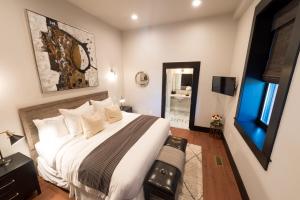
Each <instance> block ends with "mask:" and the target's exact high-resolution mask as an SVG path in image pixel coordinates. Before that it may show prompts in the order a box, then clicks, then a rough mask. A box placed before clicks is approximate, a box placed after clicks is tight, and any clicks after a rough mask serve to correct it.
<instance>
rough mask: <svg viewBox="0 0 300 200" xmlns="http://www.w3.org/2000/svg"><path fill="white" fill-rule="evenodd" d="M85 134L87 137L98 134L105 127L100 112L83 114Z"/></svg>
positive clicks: (82, 121)
mask: <svg viewBox="0 0 300 200" xmlns="http://www.w3.org/2000/svg"><path fill="white" fill-rule="evenodd" d="M81 125H82V129H83V135H84V137H85V138H86V139H88V138H90V137H92V136H94V135H96V134H97V133H99V132H100V131H102V130H103V129H104V119H103V117H102V115H100V113H99V112H95V113H93V114H84V115H82V116H81Z"/></svg>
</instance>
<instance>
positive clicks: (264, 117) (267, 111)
mask: <svg viewBox="0 0 300 200" xmlns="http://www.w3.org/2000/svg"><path fill="white" fill-rule="evenodd" d="M277 89H278V84H275V83H269V84H268V88H267V92H266V96H265V100H264V105H263V108H262V112H261V116H260V120H261V122H263V123H264V124H265V125H269V123H270V118H271V114H272V110H273V106H274V102H275V97H276V94H277Z"/></svg>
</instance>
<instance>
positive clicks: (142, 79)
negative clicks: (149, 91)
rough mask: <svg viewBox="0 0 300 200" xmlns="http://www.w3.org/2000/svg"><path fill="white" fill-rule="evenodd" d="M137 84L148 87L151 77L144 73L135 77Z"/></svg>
mask: <svg viewBox="0 0 300 200" xmlns="http://www.w3.org/2000/svg"><path fill="white" fill-rule="evenodd" d="M135 83H136V84H138V85H139V86H141V87H146V86H147V85H148V84H149V76H148V74H146V73H145V72H143V71H140V72H138V73H137V74H136V75H135Z"/></svg>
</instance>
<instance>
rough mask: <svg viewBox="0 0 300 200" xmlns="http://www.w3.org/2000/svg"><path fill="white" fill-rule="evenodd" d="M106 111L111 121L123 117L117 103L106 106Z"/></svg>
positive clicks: (107, 118) (106, 115)
mask: <svg viewBox="0 0 300 200" xmlns="http://www.w3.org/2000/svg"><path fill="white" fill-rule="evenodd" d="M104 112H105V117H106V120H107V121H108V122H109V123H113V122H117V121H120V120H121V119H122V118H123V116H122V112H121V110H120V107H119V106H117V105H113V106H108V107H105V108H104Z"/></svg>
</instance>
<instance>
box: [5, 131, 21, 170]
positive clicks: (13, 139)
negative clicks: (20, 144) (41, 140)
mask: <svg viewBox="0 0 300 200" xmlns="http://www.w3.org/2000/svg"><path fill="white" fill-rule="evenodd" d="M2 134H6V135H7V136H8V138H9V141H10V145H13V144H15V143H16V142H17V141H19V140H20V139H22V138H23V136H20V135H15V134H13V132H10V131H2V132H0V135H2ZM10 162H11V159H5V158H3V156H2V152H1V150H0V167H2V166H7V165H9V163H10Z"/></svg>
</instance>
